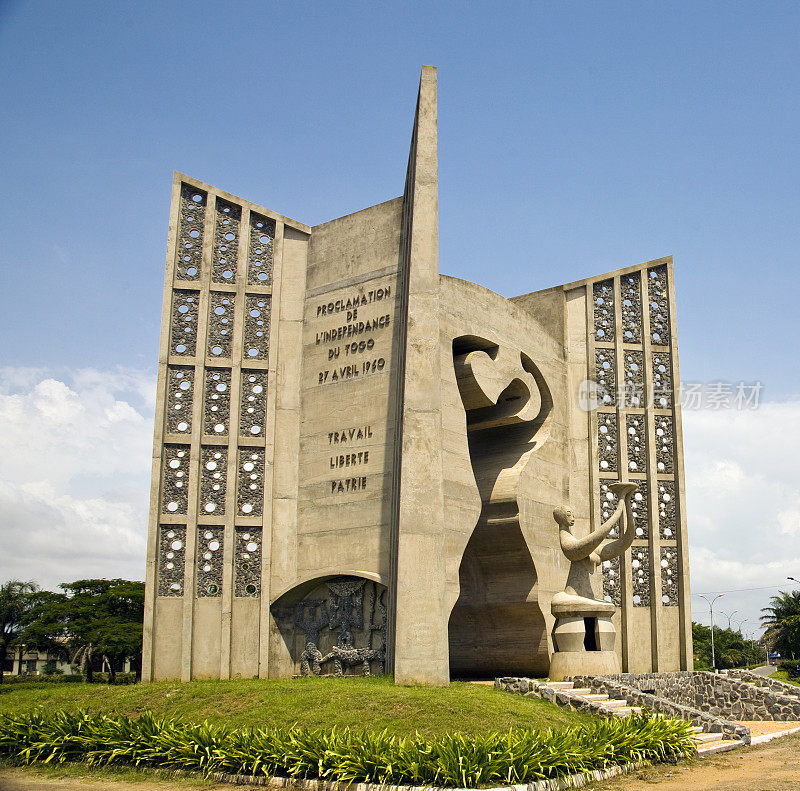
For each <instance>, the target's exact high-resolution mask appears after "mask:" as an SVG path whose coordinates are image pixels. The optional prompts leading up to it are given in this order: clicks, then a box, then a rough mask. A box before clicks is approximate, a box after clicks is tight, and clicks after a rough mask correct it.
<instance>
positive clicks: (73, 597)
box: [59, 579, 144, 682]
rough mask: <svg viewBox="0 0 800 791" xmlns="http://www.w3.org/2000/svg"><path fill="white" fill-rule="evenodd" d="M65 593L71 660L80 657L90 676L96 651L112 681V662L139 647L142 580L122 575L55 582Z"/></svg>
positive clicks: (129, 655) (89, 677)
mask: <svg viewBox="0 0 800 791" xmlns="http://www.w3.org/2000/svg"><path fill="white" fill-rule="evenodd" d="M59 587H60V588H61V589H62V590H64V592H65V593H66V595H67V603H66V610H67V622H66V632H67V641H68V644H69V646H70V648H71V649H72V651H73V660H72V661H73V662H75V661H76V660H77V659H78V658H81V659H82V660H83V664H84V666H85V668H86V680H87V681H91V680H92V658H93V656H94V655H95V654H98V655H100V656H101V657H102V658H103V659H104V661H105V662H106V664H107V665H108V670H109V676H110V680H111V681H112V682H113V681H114V676H115V673H114V662H115V661H117V660H120V659H122V660H124V659H127V658H133V659H135V658H137V657H138V656H139V655H140V654H141V651H142V622H143V620H144V583H143V582H134V581H131V580H122V579H113V580H105V579H94V580H78V581H77V582H71V583H62V584H61V585H60V586H59Z"/></svg>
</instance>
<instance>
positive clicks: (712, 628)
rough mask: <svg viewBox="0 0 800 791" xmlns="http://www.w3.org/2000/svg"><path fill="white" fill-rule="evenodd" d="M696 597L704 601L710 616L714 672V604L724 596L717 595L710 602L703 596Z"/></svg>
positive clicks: (713, 668)
mask: <svg viewBox="0 0 800 791" xmlns="http://www.w3.org/2000/svg"><path fill="white" fill-rule="evenodd" d="M698 595H699V596H700V598H701V599H705V600H706V602H708V611H709V614H710V616H711V669H712V670H716V669H717V661H716V656H715V655H714V602H715V601H716V600H717V599H721V598H722V597H723V596H724V595H725V594H724V593H718V594H717V595H716V596H715V597H714V598H713V599H711V601H708V599H707V598H706V597H705V596H703V594H702V593H700V594H698Z"/></svg>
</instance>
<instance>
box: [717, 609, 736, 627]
mask: <svg viewBox="0 0 800 791" xmlns="http://www.w3.org/2000/svg"><path fill="white" fill-rule="evenodd" d="M720 612H722V610H720ZM737 612H739V611H738V610H734V611H733V612H732V613H731V614H730V615H728V613H726V612H722V614H723V615H724V616H726V617H727V619H728V629H730V628H731V618H733V616H734V615H736V613H737Z"/></svg>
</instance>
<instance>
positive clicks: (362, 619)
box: [272, 576, 386, 676]
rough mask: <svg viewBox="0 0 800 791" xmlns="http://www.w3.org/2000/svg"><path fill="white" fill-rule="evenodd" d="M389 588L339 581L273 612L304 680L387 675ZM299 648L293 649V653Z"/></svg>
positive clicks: (363, 581) (352, 580) (361, 581)
mask: <svg viewBox="0 0 800 791" xmlns="http://www.w3.org/2000/svg"><path fill="white" fill-rule="evenodd" d="M385 598H386V588H385V587H384V586H383V585H381V584H380V583H377V582H373V581H372V580H367V579H364V578H363V577H345V576H342V577H334V578H332V579H329V580H327V581H325V582H324V583H321V584H319V585H317V586H316V587H315V588H314V589H313V590H312V591H311V592H310V593H308V594H307V595H306V596H304V597H303V598H302V599H300V600H299V601H297V602H296V603H295V604H294V605H287V604H280V603H276V604H275V605H273V607H272V614H273V616H274V618H275V621H276V623H277V624H278V628H279V629H280V631H281V634H282V635H283V637H284V640H286V642H287V644H288V645H289V648H290V653H291V654H292V656H293V657H294V658H295V662H296V663H297V664H299V670H300V675H302V676H321V675H333V676H344V675H348V674H350V675H358V674H359V673H360V675H364V676H370V675H373V673H375V672H377V673H378V674H379V675H380V674H383V673H384V672H385V670H386V668H385V662H386V602H385ZM293 649H294V650H293Z"/></svg>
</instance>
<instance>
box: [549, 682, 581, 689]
mask: <svg viewBox="0 0 800 791" xmlns="http://www.w3.org/2000/svg"><path fill="white" fill-rule="evenodd" d="M545 686H546V687H548V688H550V689H572V688H573V687H574V686H575V682H573V681H548V682H547V683H546V684H545Z"/></svg>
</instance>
